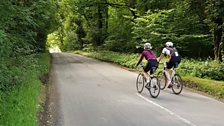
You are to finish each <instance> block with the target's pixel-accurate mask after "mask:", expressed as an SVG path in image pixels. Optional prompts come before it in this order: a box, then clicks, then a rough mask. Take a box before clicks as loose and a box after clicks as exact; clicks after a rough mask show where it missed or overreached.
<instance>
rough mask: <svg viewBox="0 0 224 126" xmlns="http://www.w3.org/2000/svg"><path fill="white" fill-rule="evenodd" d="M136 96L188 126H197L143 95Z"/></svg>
mask: <svg viewBox="0 0 224 126" xmlns="http://www.w3.org/2000/svg"><path fill="white" fill-rule="evenodd" d="M136 95H137V96H139V97H140V98H142V99H144V100H145V101H147V102H149V103H151V104H153V105H155V106H157V107H159V108H160V109H162V110H164V111H166V112H168V113H169V114H170V115H172V116H175V117H176V118H178V119H179V120H181V121H183V122H184V123H187V124H189V125H190V126H197V125H195V124H193V123H192V122H190V121H189V120H187V119H185V118H183V117H181V116H179V115H178V114H176V113H174V112H172V111H171V110H169V109H167V108H165V107H163V106H161V105H159V104H157V103H155V102H153V101H151V100H149V99H147V98H146V97H144V96H142V95H141V94H139V93H136Z"/></svg>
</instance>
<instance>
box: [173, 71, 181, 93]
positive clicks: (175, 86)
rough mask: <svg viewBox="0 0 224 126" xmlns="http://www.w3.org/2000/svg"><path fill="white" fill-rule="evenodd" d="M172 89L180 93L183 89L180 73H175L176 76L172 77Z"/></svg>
mask: <svg viewBox="0 0 224 126" xmlns="http://www.w3.org/2000/svg"><path fill="white" fill-rule="evenodd" d="M172 83H173V86H172V91H173V93H174V94H176V95H179V94H180V93H181V92H182V90H183V81H182V79H181V77H180V75H178V74H175V75H174V77H173V78H172Z"/></svg>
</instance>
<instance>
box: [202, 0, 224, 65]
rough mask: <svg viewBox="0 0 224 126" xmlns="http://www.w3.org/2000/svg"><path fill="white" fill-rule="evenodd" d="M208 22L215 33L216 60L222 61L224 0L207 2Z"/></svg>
mask: <svg viewBox="0 0 224 126" xmlns="http://www.w3.org/2000/svg"><path fill="white" fill-rule="evenodd" d="M206 14H207V15H208V16H207V19H206V22H207V23H208V24H209V26H210V29H211V32H212V33H213V44H214V55H215V60H217V61H220V62H221V61H222V53H221V51H222V50H221V46H220V45H221V41H222V24H223V19H224V15H223V14H224V1H223V0H207V2H206Z"/></svg>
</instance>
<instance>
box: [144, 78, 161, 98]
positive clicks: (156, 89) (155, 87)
mask: <svg viewBox="0 0 224 126" xmlns="http://www.w3.org/2000/svg"><path fill="white" fill-rule="evenodd" d="M147 89H148V90H149V93H150V95H151V96H152V97H153V98H156V97H158V96H159V93H160V85H159V81H158V78H157V77H153V78H152V79H151V82H150V87H149V88H147Z"/></svg>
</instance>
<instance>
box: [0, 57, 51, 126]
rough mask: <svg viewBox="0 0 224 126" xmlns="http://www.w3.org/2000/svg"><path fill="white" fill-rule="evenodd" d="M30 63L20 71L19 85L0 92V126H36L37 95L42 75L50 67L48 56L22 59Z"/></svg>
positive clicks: (38, 108)
mask: <svg viewBox="0 0 224 126" xmlns="http://www.w3.org/2000/svg"><path fill="white" fill-rule="evenodd" d="M24 59H25V60H27V61H30V62H32V63H29V64H26V63H25V68H26V69H24V68H21V69H20V68H18V70H21V73H23V74H22V76H19V75H18V76H19V77H20V83H19V84H17V85H15V86H13V88H12V89H10V90H7V91H1V92H0V94H1V100H0V106H1V107H0V108H1V109H0V114H1V115H0V117H1V118H0V126H37V125H38V115H37V114H38V112H39V111H40V106H39V95H40V89H41V84H42V82H41V80H40V79H39V78H40V77H41V76H42V75H44V74H46V73H47V72H48V70H49V65H50V54H49V53H43V54H35V55H34V56H32V57H26V58H24Z"/></svg>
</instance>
